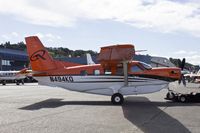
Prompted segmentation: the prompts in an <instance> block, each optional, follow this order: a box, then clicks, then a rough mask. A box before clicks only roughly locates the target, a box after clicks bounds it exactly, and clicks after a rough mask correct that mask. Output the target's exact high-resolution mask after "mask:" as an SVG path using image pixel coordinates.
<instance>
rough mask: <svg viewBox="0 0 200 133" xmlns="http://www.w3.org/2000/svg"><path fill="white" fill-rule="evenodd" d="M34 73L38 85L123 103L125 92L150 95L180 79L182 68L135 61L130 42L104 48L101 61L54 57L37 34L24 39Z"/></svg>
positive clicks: (101, 52)
mask: <svg viewBox="0 0 200 133" xmlns="http://www.w3.org/2000/svg"><path fill="white" fill-rule="evenodd" d="M25 41H26V45H27V52H28V55H29V58H30V63H31V67H32V70H33V76H34V77H35V78H36V79H37V80H38V82H39V84H42V85H47V86H57V87H62V88H64V89H68V90H72V91H78V92H85V93H92V94H100V95H107V96H111V101H112V103H113V104H122V103H123V101H124V98H123V96H125V95H137V94H147V93H153V92H157V91H160V90H161V89H163V88H168V85H169V83H170V82H174V81H176V80H179V79H180V78H181V69H180V68H176V67H173V68H170V67H168V68H151V66H149V65H147V64H145V63H143V62H139V61H133V60H132V58H133V56H134V54H135V49H134V46H133V45H131V44H124V45H112V46H107V47H102V48H101V51H100V54H99V57H98V60H99V62H100V64H90V65H80V64H75V63H70V62H62V61H57V60H54V59H53V58H52V57H51V56H50V55H49V54H48V51H47V50H46V49H45V47H44V46H43V44H42V43H41V41H40V40H39V38H38V37H37V36H30V37H26V38H25Z"/></svg>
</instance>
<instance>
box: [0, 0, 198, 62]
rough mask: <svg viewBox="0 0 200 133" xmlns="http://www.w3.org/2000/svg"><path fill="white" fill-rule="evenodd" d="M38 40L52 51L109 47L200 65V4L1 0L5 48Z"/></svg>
mask: <svg viewBox="0 0 200 133" xmlns="http://www.w3.org/2000/svg"><path fill="white" fill-rule="evenodd" d="M30 35H37V36H39V37H40V38H41V40H42V42H43V43H44V45H45V46H47V47H67V48H70V49H73V50H75V49H84V50H88V49H91V50H95V51H99V50H100V47H101V46H105V45H109V44H123V43H131V44H134V45H135V47H136V50H137V49H138V50H140V49H146V50H148V51H147V52H144V53H141V54H150V55H156V56H164V57H176V58H183V57H185V58H186V59H187V61H188V62H191V63H194V64H200V1H199V0H177V1H175V0H126V1H124V0H115V1H113V0H59V1H56V0H37V3H36V2H35V1H34V0H15V2H13V1H11V0H6V1H5V0H0V43H3V42H5V41H11V43H16V42H20V41H24V37H25V36H30Z"/></svg>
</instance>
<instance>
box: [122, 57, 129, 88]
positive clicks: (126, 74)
mask: <svg viewBox="0 0 200 133" xmlns="http://www.w3.org/2000/svg"><path fill="white" fill-rule="evenodd" d="M123 69H124V86H128V61H123Z"/></svg>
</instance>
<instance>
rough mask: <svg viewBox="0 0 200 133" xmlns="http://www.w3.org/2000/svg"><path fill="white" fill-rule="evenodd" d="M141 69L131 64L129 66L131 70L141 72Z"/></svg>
mask: <svg viewBox="0 0 200 133" xmlns="http://www.w3.org/2000/svg"><path fill="white" fill-rule="evenodd" d="M141 71H142V69H141V68H139V67H138V66H132V67H131V72H141Z"/></svg>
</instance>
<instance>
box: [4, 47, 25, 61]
mask: <svg viewBox="0 0 200 133" xmlns="http://www.w3.org/2000/svg"><path fill="white" fill-rule="evenodd" d="M0 58H1V59H4V60H20V61H27V60H28V55H27V53H26V51H20V50H13V49H7V48H0Z"/></svg>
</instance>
